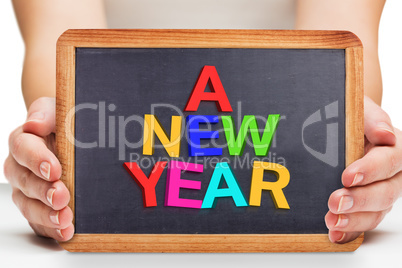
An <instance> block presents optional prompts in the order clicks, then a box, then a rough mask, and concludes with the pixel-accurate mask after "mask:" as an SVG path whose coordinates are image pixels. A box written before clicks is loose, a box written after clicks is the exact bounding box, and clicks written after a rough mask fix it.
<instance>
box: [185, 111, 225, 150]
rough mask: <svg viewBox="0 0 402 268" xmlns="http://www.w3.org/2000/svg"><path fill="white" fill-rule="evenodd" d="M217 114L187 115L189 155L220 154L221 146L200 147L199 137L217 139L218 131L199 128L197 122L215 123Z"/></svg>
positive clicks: (217, 119) (217, 118)
mask: <svg viewBox="0 0 402 268" xmlns="http://www.w3.org/2000/svg"><path fill="white" fill-rule="evenodd" d="M218 121H219V117H218V116H217V115H189V116H187V131H188V153H189V155H190V156H206V155H222V148H201V143H200V140H201V139H217V138H219V132H218V131H205V130H200V126H199V124H202V123H211V124H216V123H218Z"/></svg>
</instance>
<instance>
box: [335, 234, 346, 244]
mask: <svg viewBox="0 0 402 268" xmlns="http://www.w3.org/2000/svg"><path fill="white" fill-rule="evenodd" d="M345 234H346V233H343V235H342V236H341V238H339V239H338V240H336V241H335V242H336V243H339V242H341V241H342V240H343V239H344V238H345Z"/></svg>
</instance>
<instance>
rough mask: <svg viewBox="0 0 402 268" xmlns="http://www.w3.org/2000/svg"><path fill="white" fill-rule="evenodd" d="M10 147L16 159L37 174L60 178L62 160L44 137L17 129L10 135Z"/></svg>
mask: <svg viewBox="0 0 402 268" xmlns="http://www.w3.org/2000/svg"><path fill="white" fill-rule="evenodd" d="M9 148H10V153H11V154H12V156H13V157H14V159H15V160H16V161H17V162H18V163H19V164H20V165H22V166H24V167H26V168H28V169H30V170H31V171H32V172H33V173H35V175H36V176H38V177H41V178H43V179H45V180H48V181H54V180H57V179H59V178H60V176H61V165H60V162H59V160H58V159H57V158H56V156H55V155H54V154H53V153H52V152H51V151H50V150H49V149H48V147H47V146H46V144H45V142H44V140H43V139H42V138H40V137H38V136H35V135H32V134H29V133H24V132H22V131H20V130H16V131H14V132H13V133H12V134H11V135H10V139H9Z"/></svg>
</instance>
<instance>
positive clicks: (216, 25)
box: [105, 0, 295, 29]
mask: <svg viewBox="0 0 402 268" xmlns="http://www.w3.org/2000/svg"><path fill="white" fill-rule="evenodd" d="M105 5H106V16H107V20H108V26H109V27H110V28H155V29H157V28H166V29H175V28H176V29H177V28H182V29H293V27H294V17H295V0H105Z"/></svg>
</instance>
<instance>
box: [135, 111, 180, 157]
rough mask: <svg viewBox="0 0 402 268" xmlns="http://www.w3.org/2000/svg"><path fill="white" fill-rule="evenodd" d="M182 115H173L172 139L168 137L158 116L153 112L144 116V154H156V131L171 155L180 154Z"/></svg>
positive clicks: (176, 155) (177, 155)
mask: <svg viewBox="0 0 402 268" xmlns="http://www.w3.org/2000/svg"><path fill="white" fill-rule="evenodd" d="M181 119H182V118H181V116H172V121H171V128H170V139H169V138H168V136H167V134H166V131H165V130H164V129H163V127H162V126H161V123H160V122H159V120H158V118H156V116H154V115H152V114H146V115H145V116H144V136H143V140H144V145H143V148H142V153H143V154H144V155H153V154H154V144H155V138H154V133H155V134H156V136H158V138H159V140H160V141H161V143H162V145H163V147H164V148H165V150H166V152H167V153H168V154H169V156H170V157H179V156H180V134H181Z"/></svg>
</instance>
